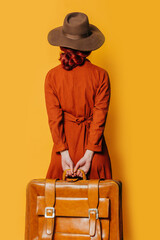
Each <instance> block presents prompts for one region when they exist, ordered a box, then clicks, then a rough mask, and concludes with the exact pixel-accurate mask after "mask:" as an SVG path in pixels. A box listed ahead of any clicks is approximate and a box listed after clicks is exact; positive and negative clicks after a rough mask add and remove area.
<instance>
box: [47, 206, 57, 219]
mask: <svg viewBox="0 0 160 240" xmlns="http://www.w3.org/2000/svg"><path fill="white" fill-rule="evenodd" d="M48 214H52V215H48ZM54 217H55V208H54V207H46V208H45V218H54Z"/></svg>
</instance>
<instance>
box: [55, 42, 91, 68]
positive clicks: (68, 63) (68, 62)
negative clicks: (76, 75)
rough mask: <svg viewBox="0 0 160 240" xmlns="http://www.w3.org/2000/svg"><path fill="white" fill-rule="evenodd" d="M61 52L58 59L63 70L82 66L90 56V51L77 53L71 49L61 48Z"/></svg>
mask: <svg viewBox="0 0 160 240" xmlns="http://www.w3.org/2000/svg"><path fill="white" fill-rule="evenodd" d="M60 49H61V50H62V51H63V52H61V53H60V58H59V59H58V60H60V61H61V64H62V67H63V68H64V69H65V70H71V69H73V68H75V67H76V66H78V65H83V64H84V62H85V60H86V57H87V56H89V55H90V53H91V51H79V50H75V49H72V48H67V47H61V46H60Z"/></svg>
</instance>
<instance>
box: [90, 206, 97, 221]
mask: <svg viewBox="0 0 160 240" xmlns="http://www.w3.org/2000/svg"><path fill="white" fill-rule="evenodd" d="M90 211H96V219H98V217H99V215H98V208H89V209H88V215H89V219H90Z"/></svg>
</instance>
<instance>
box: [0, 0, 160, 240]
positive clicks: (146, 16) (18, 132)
mask: <svg viewBox="0 0 160 240" xmlns="http://www.w3.org/2000/svg"><path fill="white" fill-rule="evenodd" d="M159 5H160V4H159V1H158V0H157V1H156V0H153V1H144V0H142V1H138V0H135V1H127V0H122V1H111V0H110V1H107V0H103V1H98V0H96V1H94V0H88V1H86V0H81V3H80V1H76V0H63V1H61V0H54V1H53V0H52V1H51V0H49V1H42V0H41V1H40V0H39V1H37V0H34V1H31V0H28V1H20V0H15V1H11V0H10V1H3V3H1V13H0V18H1V19H0V23H1V27H0V33H1V37H0V40H1V44H0V47H1V51H0V55H1V70H0V79H1V80H0V81H1V83H0V84H1V87H0V91H1V93H0V98H1V99H0V104H1V124H0V128H1V129H0V132H1V151H0V153H1V174H0V176H1V189H0V191H1V217H0V221H2V222H1V229H2V231H1V239H12V240H22V239H24V217H25V192H26V185H27V183H28V181H30V180H31V179H33V178H44V177H45V174H46V171H47V169H48V166H49V162H50V154H51V148H52V139H51V135H50V132H49V127H48V123H47V115H46V109H45V101H44V88H43V86H44V77H45V75H46V73H47V71H48V70H49V69H51V68H52V67H54V66H56V65H57V64H59V61H58V57H59V48H58V47H53V46H51V45H49V43H48V42H47V34H48V32H49V30H51V29H52V28H54V27H57V26H60V25H62V24H63V19H64V16H65V15H66V14H67V13H69V12H72V11H82V12H85V13H86V14H87V15H88V16H89V20H90V23H92V24H95V25H97V26H98V27H99V28H100V29H101V31H102V32H103V33H104V35H105V36H106V41H105V44H104V45H103V46H102V47H101V48H100V49H98V50H97V51H93V52H92V54H91V55H90V57H89V59H90V60H91V62H93V63H94V64H97V65H99V66H101V67H103V68H105V69H106V70H107V71H108V73H109V75H110V80H111V102H110V109H109V114H108V119H107V124H106V128H105V136H106V141H107V144H108V148H109V152H110V156H111V161H112V169H113V178H114V179H120V180H121V181H122V183H123V218H124V239H125V240H143V239H145V240H146V239H160V236H159V235H160V233H159V214H160V212H159V210H160V208H159V205H160V204H159V203H160V197H159V194H158V193H159V188H160V187H159V175H160V174H159V169H160V163H159V162H160V154H159V152H160V147H159V136H160V128H159V122H160V117H159V115H160V114H159V110H160V107H159V104H160V101H159V95H160V93H159V88H160V68H159V61H160V60H159V56H160V47H159V43H160V35H159V20H160V19H159V17H158V15H159V7H160V6H159Z"/></svg>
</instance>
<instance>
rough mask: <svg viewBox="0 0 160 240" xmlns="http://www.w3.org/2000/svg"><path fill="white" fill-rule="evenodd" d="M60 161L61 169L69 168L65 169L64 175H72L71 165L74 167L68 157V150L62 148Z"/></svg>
mask: <svg viewBox="0 0 160 240" xmlns="http://www.w3.org/2000/svg"><path fill="white" fill-rule="evenodd" d="M60 153H61V162H62V169H63V171H64V170H66V169H70V170H69V171H66V176H68V175H69V176H72V177H74V175H75V174H74V172H73V167H74V163H73V161H72V160H71V158H70V155H69V151H68V150H64V151H61V152H60Z"/></svg>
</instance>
